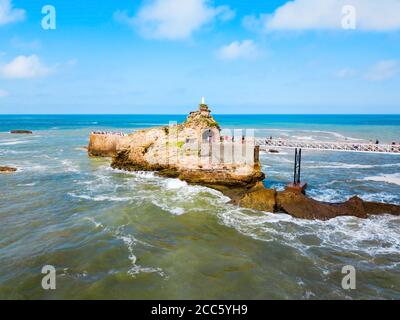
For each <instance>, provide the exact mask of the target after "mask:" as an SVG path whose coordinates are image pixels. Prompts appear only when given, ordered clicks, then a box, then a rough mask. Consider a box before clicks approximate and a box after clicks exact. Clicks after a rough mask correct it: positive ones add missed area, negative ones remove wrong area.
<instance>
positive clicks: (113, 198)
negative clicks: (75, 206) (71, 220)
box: [68, 192, 134, 202]
mask: <svg viewBox="0 0 400 320" xmlns="http://www.w3.org/2000/svg"><path fill="white" fill-rule="evenodd" d="M68 195H69V196H71V197H73V198H79V199H84V200H91V201H116V202H123V201H131V200H133V199H134V198H133V197H117V196H109V195H87V194H76V193H74V192H68Z"/></svg>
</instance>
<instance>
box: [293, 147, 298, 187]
mask: <svg viewBox="0 0 400 320" xmlns="http://www.w3.org/2000/svg"><path fill="white" fill-rule="evenodd" d="M296 175H297V148H296V149H295V150H294V174H293V184H296V180H297V179H296Z"/></svg>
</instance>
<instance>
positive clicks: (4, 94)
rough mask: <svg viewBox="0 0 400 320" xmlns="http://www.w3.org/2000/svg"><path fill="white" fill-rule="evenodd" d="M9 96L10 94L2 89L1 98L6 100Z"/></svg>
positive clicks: (0, 90) (0, 91)
mask: <svg viewBox="0 0 400 320" xmlns="http://www.w3.org/2000/svg"><path fill="white" fill-rule="evenodd" d="M7 96H8V92H7V91H6V90H3V89H0V98H4V97H7Z"/></svg>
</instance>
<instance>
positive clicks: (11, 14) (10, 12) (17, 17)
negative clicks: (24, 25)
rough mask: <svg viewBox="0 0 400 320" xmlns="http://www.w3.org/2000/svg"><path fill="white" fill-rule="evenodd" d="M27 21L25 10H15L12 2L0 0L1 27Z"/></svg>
mask: <svg viewBox="0 0 400 320" xmlns="http://www.w3.org/2000/svg"><path fill="white" fill-rule="evenodd" d="M24 19H25V10H23V9H14V8H13V5H12V2H11V0H0V26H1V25H4V24H8V23H13V22H18V21H22V20H24Z"/></svg>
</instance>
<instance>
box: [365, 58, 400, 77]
mask: <svg viewBox="0 0 400 320" xmlns="http://www.w3.org/2000/svg"><path fill="white" fill-rule="evenodd" d="M399 73H400V63H399V61H397V60H382V61H379V62H378V63H376V64H375V65H373V66H372V67H371V68H370V69H369V70H368V71H367V73H366V75H365V78H366V79H368V80H371V81H383V80H387V79H391V78H393V77H395V76H396V75H398V74H399Z"/></svg>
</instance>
